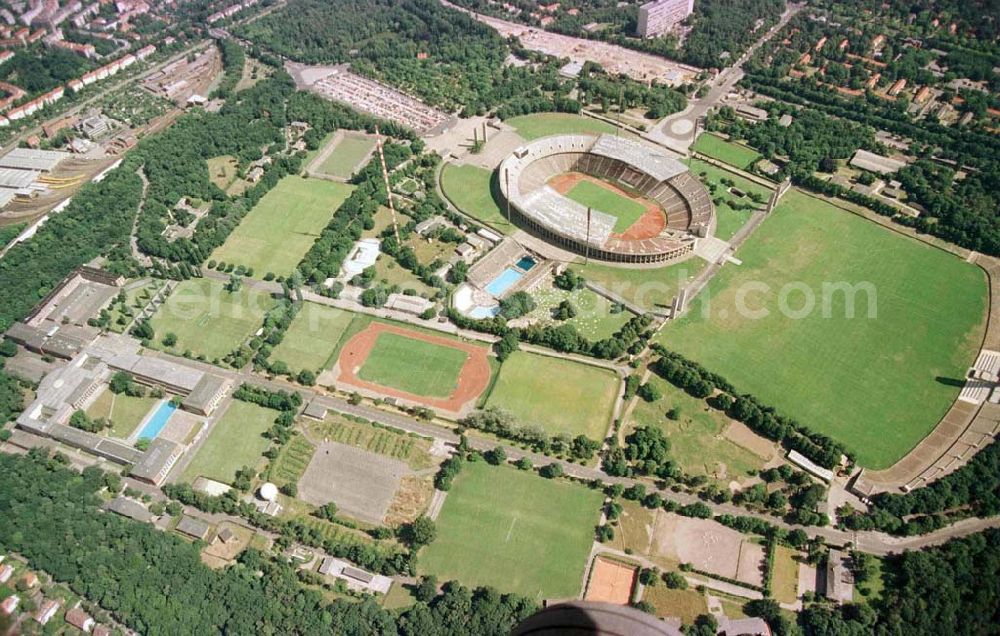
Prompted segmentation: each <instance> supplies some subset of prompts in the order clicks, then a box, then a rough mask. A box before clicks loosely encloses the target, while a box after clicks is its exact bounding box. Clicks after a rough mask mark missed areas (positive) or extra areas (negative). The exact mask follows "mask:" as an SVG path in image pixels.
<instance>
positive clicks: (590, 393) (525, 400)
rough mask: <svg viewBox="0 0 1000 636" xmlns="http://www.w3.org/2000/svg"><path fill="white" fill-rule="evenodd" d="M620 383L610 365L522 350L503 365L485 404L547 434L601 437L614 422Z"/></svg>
mask: <svg viewBox="0 0 1000 636" xmlns="http://www.w3.org/2000/svg"><path fill="white" fill-rule="evenodd" d="M618 385H619V381H618V378H617V377H616V376H615V374H614V373H612V372H611V371H608V370H606V369H598V368H596V367H592V366H590V365H587V364H583V363H580V362H573V361H571V360H565V359H562V358H553V357H550V356H544V355H540V354H536V353H528V352H525V351H518V352H516V353H514V354H513V355H512V356H511V357H509V358H507V360H506V361H504V363H503V364H502V365H501V366H500V375H499V377H497V380H496V383H495V384H494V386H493V390H492V391H491V392H490V395H489V398H488V399H487V401H486V404H487V406H495V407H498V408H501V409H503V410H505V411H509V412H510V413H512V414H513V415H514V417H516V418H517V420H518V422H520V423H521V424H526V425H537V426H540V427H541V428H542V429H544V430H545V432H546V433H548V434H549V435H559V434H560V433H566V434H568V435H570V436H572V437H575V436H577V435H586V436H587V437H589V438H591V439H594V440H602V439H604V436H605V435H606V434H607V432H608V427H609V426H610V424H611V413H612V411H613V410H614V406H615V398H616V396H617V395H618Z"/></svg>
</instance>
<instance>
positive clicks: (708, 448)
mask: <svg viewBox="0 0 1000 636" xmlns="http://www.w3.org/2000/svg"><path fill="white" fill-rule="evenodd" d="M649 381H650V382H652V384H653V385H654V386H656V387H657V388H658V389H660V392H661V393H662V394H663V397H662V398H660V399H659V400H657V401H656V402H646V401H645V400H643V399H642V398H639V399H637V400H636V403H635V407H634V408H633V410H632V415H631V417H630V418H629V420H628V423H629V427H628V430H627V433H628V432H631V430H632V428H634V427H636V426H656V427H658V428H660V429H661V430H662V431H663V432H664V434H666V436H667V437H668V438H669V439H670V456H671V458H672V459H673V460H674V461H675V462H677V465H678V466H679V467H680V468H681V470H683V471H684V472H685V473H688V474H691V475H706V476H708V477H709V478H712V479H715V480H717V481H718V482H719V484H720V485H722V486H726V485H728V484H729V482H730V481H734V480H736V481H739V480H741V479H746V478H747V477H748V476H750V475H751V474H756V472H757V471H759V470H760V469H761V468H763V467H764V461H765V460H764V459H763V458H761V457H758V456H757V455H755V454H753V453H752V452H750V451H749V450H747V449H745V448H743V447H742V446H739V445H737V444H736V443H734V442H732V441H731V440H729V439H726V437H724V436H723V434H722V432H723V431H724V430H725V429H726V427H727V426H728V425H729V418H727V417H726V416H725V415H723V414H722V413H720V412H719V411H716V410H715V409H712V408H710V407H709V406H708V405H707V404H706V403H705V401H704V400H697V399H695V398H693V397H691V396H690V395H688V394H687V393H685V392H684V391H681V390H680V389H678V388H677V387H675V386H673V385H672V384H670V383H669V382H667V381H666V380H664V379H662V378H660V377H659V376H657V375H655V374H653V375H651V376H650V380H649ZM674 407H677V408H678V409H680V413H681V414H680V419H678V420H676V421H674V420H671V419H668V418H667V417H666V412H667V411H669V410H670V409H671V408H674ZM627 433H626V434H627Z"/></svg>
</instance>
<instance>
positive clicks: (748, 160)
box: [694, 133, 760, 170]
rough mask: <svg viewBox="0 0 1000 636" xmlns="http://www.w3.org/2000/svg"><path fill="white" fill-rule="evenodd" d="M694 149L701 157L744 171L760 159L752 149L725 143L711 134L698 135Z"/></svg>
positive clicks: (729, 142) (728, 142)
mask: <svg viewBox="0 0 1000 636" xmlns="http://www.w3.org/2000/svg"><path fill="white" fill-rule="evenodd" d="M694 149H695V151H696V152H700V153H701V154H703V155H707V156H709V157H712V158H713V159H718V160H719V161H721V162H723V163H728V164H729V165H731V166H736V167H737V168H741V169H744V170H745V169H746V168H748V167H750V166H751V165H752V164H754V163H755V162H756V161H757V160H758V159H760V153H759V152H757V151H756V150H754V149H753V148H750V147H748V146H744V145H742V144H736V143H733V142H731V141H726V140H725V139H723V138H722V137H719V136H717V135H713V134H711V133H702V134H701V135H699V136H698V139H697V140H696V141H695V142H694Z"/></svg>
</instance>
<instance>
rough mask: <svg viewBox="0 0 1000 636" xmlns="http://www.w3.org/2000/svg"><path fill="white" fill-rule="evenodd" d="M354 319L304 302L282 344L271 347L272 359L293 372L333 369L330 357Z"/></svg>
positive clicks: (352, 316)
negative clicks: (283, 363) (285, 365)
mask: <svg viewBox="0 0 1000 636" xmlns="http://www.w3.org/2000/svg"><path fill="white" fill-rule="evenodd" d="M356 316H357V314H352V313H351V312H349V311H344V310H343V309H337V308H335V307H327V306H326V305H318V304H316V303H309V302H307V303H303V305H302V309H301V310H300V311H299V313H298V314H296V315H295V318H294V319H293V320H292V324H291V326H290V327H289V328H288V331H287V332H285V337H284V339H283V340H282V341H281V344H279V345H278V346H277V347H275V348H274V351H273V352H272V354H271V359H272V360H281V361H283V362H285V363H286V364H287V365H288V368H289V369H291V370H293V371H301V370H302V369H309V370H310V371H319V370H321V369H328V368H330V367H332V366H333V362H334V360H333V356H334V354H335V353H336V352H337V350H338V349H339V346H340V344H341V343H342V342H343V340H344V334H345V333H346V332H347V331H348V327H349V326H350V325H351V322H352V321H353V320H354V319H355V317H356Z"/></svg>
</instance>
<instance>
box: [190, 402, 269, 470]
mask: <svg viewBox="0 0 1000 636" xmlns="http://www.w3.org/2000/svg"><path fill="white" fill-rule="evenodd" d="M277 416H278V412H277V411H274V410H272V409H265V408H263V407H260V406H257V405H255V404H250V403H248V402H240V401H239V400H234V401H233V402H231V403H230V405H229V408H227V409H226V412H225V413H224V414H223V416H222V418H220V419H219V421H218V422H216V423H215V425H214V426H213V427H212V430H211V431H210V432H209V434H208V437H207V438H206V439H205V441H204V443H202V445H201V447H200V448H199V449H198V452H197V454H196V455H195V456H194V458H193V459H192V460H191V463H190V464H188V465H187V468H185V469H184V474H183V475H182V476H181V481H184V482H188V483H191V482H193V481H194V480H195V479H197V478H198V477H208V478H209V479H215V480H216V481H221V482H225V483H227V484H231V483H232V482H233V479H235V478H236V471H238V470H239V469H241V468H243V467H244V466H256V465H257V462H258V461H260V458H261V456H262V455H263V454H264V451H265V450H267V447H268V445H269V444H270V442H269V441H268V440H267V438H265V437H264V436H263V434H264V431H266V430H267V429H269V428H271V425H272V424H274V420H275V418H277Z"/></svg>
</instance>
